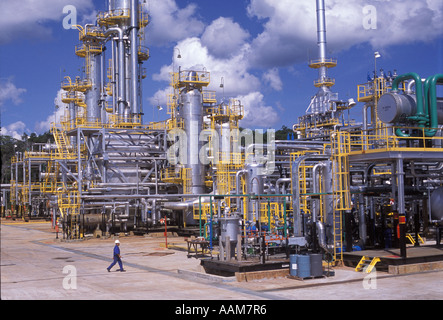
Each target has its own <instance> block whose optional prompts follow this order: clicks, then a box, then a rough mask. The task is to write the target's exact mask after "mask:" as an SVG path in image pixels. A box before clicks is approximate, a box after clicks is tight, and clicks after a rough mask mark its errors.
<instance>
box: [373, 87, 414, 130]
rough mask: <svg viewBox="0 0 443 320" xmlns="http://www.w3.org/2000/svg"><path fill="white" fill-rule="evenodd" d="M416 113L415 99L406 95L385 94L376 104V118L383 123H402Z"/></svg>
mask: <svg viewBox="0 0 443 320" xmlns="http://www.w3.org/2000/svg"><path fill="white" fill-rule="evenodd" d="M416 112H417V103H416V101H415V97H414V96H411V95H407V94H398V93H391V92H389V93H385V94H384V95H382V96H381V98H380V99H379V100H378V103H377V116H378V118H379V119H380V120H381V121H383V122H384V123H395V122H403V123H404V122H406V120H407V119H406V118H407V117H409V116H412V115H414V114H415V113H416Z"/></svg>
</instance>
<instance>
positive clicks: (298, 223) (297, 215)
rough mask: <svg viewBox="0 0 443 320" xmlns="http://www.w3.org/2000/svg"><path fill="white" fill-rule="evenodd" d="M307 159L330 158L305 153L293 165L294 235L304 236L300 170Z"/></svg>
mask: <svg viewBox="0 0 443 320" xmlns="http://www.w3.org/2000/svg"><path fill="white" fill-rule="evenodd" d="M306 160H329V157H328V156H326V155H321V154H318V155H305V156H301V157H299V158H297V159H296V160H295V161H294V163H293V165H292V179H295V181H293V183H292V194H293V208H294V235H295V236H302V219H301V209H300V203H299V202H297V201H299V199H300V189H299V188H298V186H299V182H300V181H299V179H300V178H299V174H298V170H299V167H300V165H301V163H302V162H303V161H306Z"/></svg>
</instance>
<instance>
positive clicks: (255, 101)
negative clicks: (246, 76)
mask: <svg viewBox="0 0 443 320" xmlns="http://www.w3.org/2000/svg"><path fill="white" fill-rule="evenodd" d="M236 99H238V100H240V102H241V104H242V105H243V106H244V108H245V117H244V118H243V120H241V121H240V125H241V126H242V127H244V128H256V127H265V128H269V127H272V126H273V125H274V124H276V123H277V122H278V121H279V120H280V119H279V116H278V113H277V111H276V110H275V109H274V108H273V107H271V106H267V105H266V103H265V101H264V96H263V94H261V93H260V92H251V93H249V94H247V95H244V96H238V97H237V98H236Z"/></svg>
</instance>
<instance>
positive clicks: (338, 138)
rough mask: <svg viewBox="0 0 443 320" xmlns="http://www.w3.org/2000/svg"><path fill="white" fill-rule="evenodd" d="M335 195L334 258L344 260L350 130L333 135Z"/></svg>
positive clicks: (347, 208) (347, 207)
mask: <svg viewBox="0 0 443 320" xmlns="http://www.w3.org/2000/svg"><path fill="white" fill-rule="evenodd" d="M331 142H332V160H333V166H332V171H333V195H334V220H333V228H334V260H335V261H343V212H344V211H346V210H351V196H350V195H351V192H350V174H349V168H350V165H349V153H350V151H351V144H350V134H349V132H341V131H338V132H334V133H333V135H332V139H331Z"/></svg>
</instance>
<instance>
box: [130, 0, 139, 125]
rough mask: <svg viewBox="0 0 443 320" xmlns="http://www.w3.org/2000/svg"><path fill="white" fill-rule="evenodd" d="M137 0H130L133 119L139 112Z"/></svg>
mask: <svg viewBox="0 0 443 320" xmlns="http://www.w3.org/2000/svg"><path fill="white" fill-rule="evenodd" d="M137 3H138V1H137V0H131V76H132V78H131V104H132V105H131V109H132V110H131V112H132V117H133V121H135V120H136V117H137V116H138V115H139V114H140V108H139V104H138V96H139V90H138V89H139V87H138V79H139V76H138V46H137V40H138V36H137V35H138V23H137V22H138V5H137Z"/></svg>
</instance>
